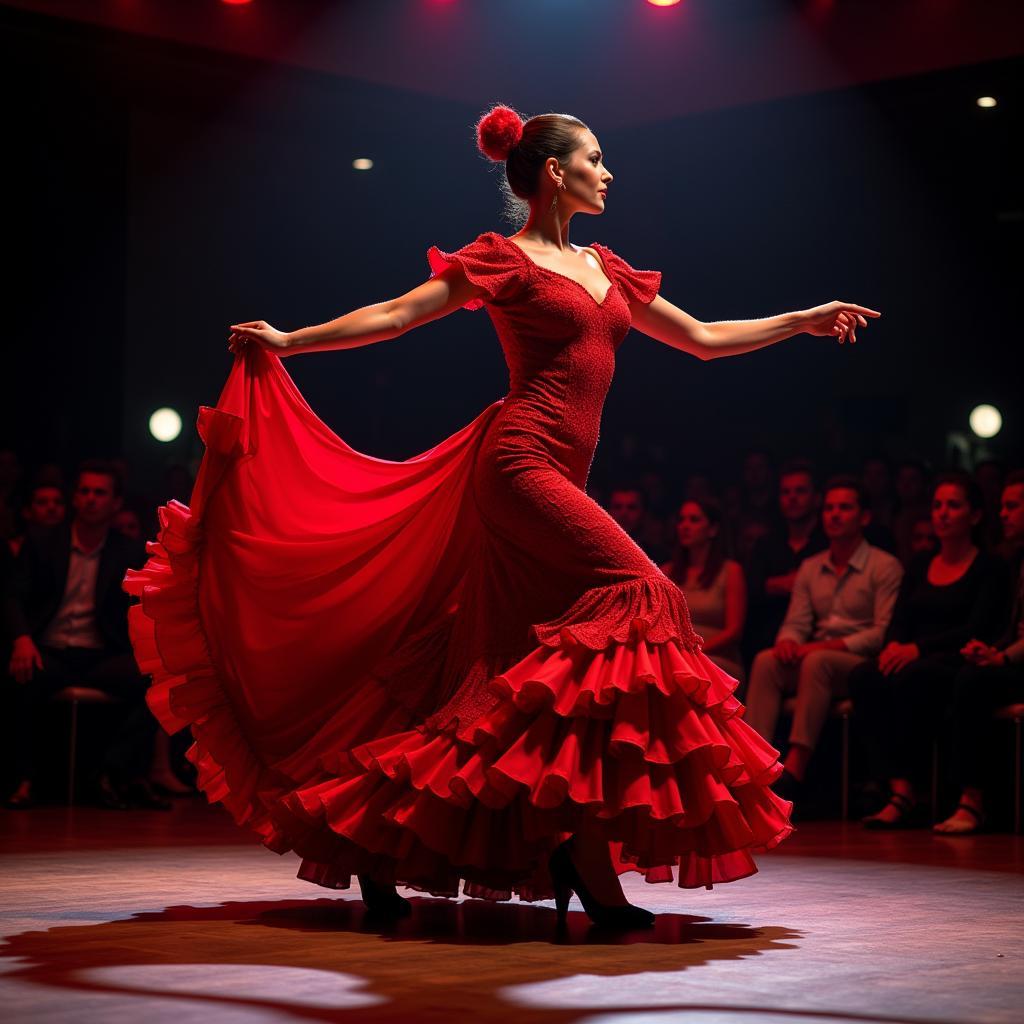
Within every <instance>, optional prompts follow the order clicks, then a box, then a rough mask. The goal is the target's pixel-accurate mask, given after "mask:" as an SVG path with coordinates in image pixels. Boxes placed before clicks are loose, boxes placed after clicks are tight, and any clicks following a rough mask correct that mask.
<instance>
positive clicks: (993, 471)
mask: <svg viewBox="0 0 1024 1024" xmlns="http://www.w3.org/2000/svg"><path fill="white" fill-rule="evenodd" d="M1005 475H1006V467H1005V466H1004V465H1003V464H1002V462H1000V461H999V460H998V459H992V458H988V459H980V460H979V461H978V462H976V463H975V464H974V472H973V476H974V480H975V483H977V485H978V486H979V487H980V488H981V495H982V500H983V502H984V508H985V515H984V516H983V517H982V520H981V526H980V530H981V533H980V541H981V545H982V547H984V548H985V550H986V551H991V550H992V549H993V548H995V547H996V545H998V544H999V543H1000V541H1001V540H1002V539H1003V534H1002V529H1001V526H1000V522H999V506H1000V501H1001V499H1002V494H1003V477H1004V476H1005Z"/></svg>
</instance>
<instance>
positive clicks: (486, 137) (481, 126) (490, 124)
mask: <svg viewBox="0 0 1024 1024" xmlns="http://www.w3.org/2000/svg"><path fill="white" fill-rule="evenodd" d="M522 137H523V119H522V118H521V117H520V116H519V114H517V113H516V112H515V111H514V110H513V109H512V108H511V107H504V106H500V105H499V106H496V107H491V109H490V110H489V111H487V113H486V114H484V116H483V117H481V118H480V120H479V121H478V122H477V125H476V144H477V146H478V147H479V148H480V152H481V153H483V154H484V156H486V157H488V158H489V159H491V160H507V159H508V154H509V151H510V150H511V149H512V147H513V146H514V145H516V143H518V142H519V140H520V139H521V138H522Z"/></svg>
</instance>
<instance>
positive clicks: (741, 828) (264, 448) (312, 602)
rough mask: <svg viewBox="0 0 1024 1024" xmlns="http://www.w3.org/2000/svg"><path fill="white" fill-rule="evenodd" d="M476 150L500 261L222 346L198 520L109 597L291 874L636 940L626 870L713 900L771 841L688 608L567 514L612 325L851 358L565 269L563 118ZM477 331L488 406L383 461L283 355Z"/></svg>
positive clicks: (592, 433) (571, 250) (579, 131)
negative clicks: (124, 601)
mask: <svg viewBox="0 0 1024 1024" xmlns="http://www.w3.org/2000/svg"><path fill="white" fill-rule="evenodd" d="M478 142H479V145H480V148H481V149H482V150H483V152H485V153H486V154H487V155H488V156H489V157H490V158H491V159H493V160H502V161H504V163H505V171H506V179H507V182H508V191H509V193H510V194H511V195H514V196H516V197H518V198H519V199H521V200H525V201H526V202H528V204H529V217H528V219H527V221H526V224H525V226H524V227H523V228H522V230H521V231H519V232H518V233H517V234H515V235H513V236H512V237H505V236H503V235H500V234H497V233H495V232H493V231H487V232H484V233H483V234H482V235H480V236H479V237H478V238H476V239H475V240H474V241H472V242H471V243H469V244H468V245H466V246H464V247H463V248H461V249H459V250H458V251H457V252H453V253H450V254H449V253H444V252H441V251H440V250H439V249H437V248H436V247H432V248H431V249H430V251H429V253H428V259H429V261H430V264H431V268H432V270H433V274H432V276H431V278H430V279H429V280H428V281H426V282H425V283H424V284H422V285H420V286H419V287H417V288H414V289H413V290H412V291H410V292H408V293H407V294H405V295H402V296H401V297H399V298H397V299H394V300H392V301H389V302H381V303H377V304H375V305H371V306H366V307H363V308H361V309H357V310H355V311H354V312H351V313H348V314H346V315H345V316H342V317H339V318H338V319H336V320H333V321H331V322H330V323H326V324H321V325H318V326H315V327H308V328H304V329H302V330H298V331H295V332H292V333H288V334H286V333H282V332H280V331H278V330H276V329H274V328H273V327H271V326H270V325H269V324H267V323H265V322H264V321H252V322H248V323H244V324H237V325H234V326H233V327H232V334H231V338H230V341H229V347H230V348H231V349H232V350H233V351H234V352H235V353H236V356H237V358H236V360H235V365H234V367H233V369H232V371H231V375H230V376H229V378H228V382H227V384H226V385H225V388H224V391H223V393H222V395H221V398H220V400H219V402H218V404H217V407H216V408H205V407H204V408H203V409H202V410H201V412H200V419H199V424H198V425H199V430H200V433H201V435H202V437H203V440H204V442H205V444H206V446H207V452H206V455H205V456H204V459H203V465H202V468H201V470H200V474H199V477H198V479H197V482H196V486H195V490H194V492H193V495H192V499H191V506H190V507H186V506H185V505H182V504H180V503H178V502H171V503H170V504H169V505H167V506H165V507H163V508H161V509H160V518H161V530H160V534H159V537H158V539H157V541H156V542H153V543H151V544H150V546H149V550H150V555H151V557H150V559H149V561H148V562H147V564H146V566H145V567H144V568H143V569H142V570H140V571H137V572H129V574H128V576H127V577H126V580H125V588H126V589H127V590H129V592H131V593H133V594H136V595H138V596H139V597H140V598H141V601H140V602H139V603H137V604H135V605H134V606H133V607H132V610H131V627H132V637H133V643H134V645H135V650H136V654H137V658H138V661H139V664H140V666H141V667H142V669H143V671H148V672H151V673H152V675H153V686H152V687H151V689H150V691H149V698H150V706H151V707H152V708H153V710H154V712H155V714H156V715H157V717H158V718H159V719H160V721H161V722H162V724H163V725H164V726H165V727H166V728H167V729H169V730H171V731H173V730H175V729H179V728H183V727H185V726H188V727H190V728H191V730H192V733H193V736H194V738H195V743H194V745H193V747H192V748H191V750H190V754H189V756H190V758H191V759H192V760H193V762H194V763H195V764H196V765H197V767H198V771H199V785H200V786H201V788H202V789H203V790H204V791H205V792H206V793H207V795H208V797H209V798H210V799H211V800H217V801H221V802H223V803H224V804H225V806H226V807H227V808H228V809H229V810H230V811H231V812H232V814H233V815H234V816H235V819H236V820H237V821H238V822H240V823H242V824H246V825H248V826H250V827H252V828H253V829H254V830H255V831H256V832H257V833H259V834H260V835H261V836H262V838H263V841H264V843H265V844H266V845H267V846H268V847H269V848H271V849H273V850H275V851H277V852H282V853H283V852H285V851H287V850H294V851H296V852H297V853H298V854H299V855H301V856H302V858H303V863H302V866H301V868H300V871H299V875H300V877H302V878H305V879H308V880H309V881H312V882H316V883H318V884H320V885H324V886H329V887H332V888H347V887H348V886H349V884H350V878H351V875H352V874H357V875H358V876H359V879H360V887H361V891H362V895H363V898H364V900H366V901H367V903H368V905H370V906H371V908H373V909H380V910H385V911H389V912H394V913H401V912H403V911H404V910H406V909H407V904H406V901H404V900H403V899H402V898H401V897H399V896H398V895H397V893H396V892H395V890H394V885H395V884H396V883H397V884H402V885H406V886H410V887H413V888H416V889H419V890H421V891H427V892H431V893H434V894H437V895H455V894H457V893H458V891H459V887H460V882H462V883H463V884H462V891H463V892H464V893H465V894H467V895H470V896H477V897H483V898H487V899H497V900H501V899H509V898H510V897H511V896H512V894H513V893H517V894H518V895H519V897H520V898H521V899H526V900H538V899H545V898H550V897H551V896H555V897H556V901H557V905H558V909H559V911H560V914H561V915H563V916H564V913H565V906H566V903H567V901H568V898H569V893H570V891H571V890H575V891H576V892H577V893H578V894H579V895H580V897H581V899H582V900H583V902H584V907H585V909H586V911H587V913H588V914H590V916H591V917H592V918H593V919H595V920H598V921H601V922H602V923H607V924H614V925H624V926H634V925H638V924H649V923H650V922H651V921H652V920H653V917H652V915H650V914H649V913H648V912H647V911H644V910H641V909H640V908H637V907H633V906H631V905H629V904H628V903H627V902H626V900H625V897H624V896H623V893H622V889H621V887H620V885H619V882H618V873H619V872H622V871H625V870H635V871H639V872H641V873H642V874H644V875H645V877H646V879H647V880H648V881H668V880H670V879H671V878H672V869H673V868H676V870H677V872H678V884H679V885H680V886H683V887H687V888H693V887H698V886H706V887H707V888H711V887H712V885H713V884H714V883H715V882H728V881H732V880H734V879H738V878H742V877H745V876H747V875H750V874H752V873H753V872H755V871H756V870H757V868H756V866H755V864H754V860H753V857H752V853H754V852H757V851H760V850H766V849H770V848H771V847H773V846H775V845H776V844H778V843H779V842H781V841H782V840H783V839H784V838H785V837H786V836H787V835H789V834H790V832H791V831H792V825H791V824H790V822H789V812H790V810H791V806H792V805H791V804H790V803H789V802H788V801H786V800H783V799H781V798H780V797H778V796H776V795H775V794H774V793H773V792H772V791H771V789H770V788H769V787H770V784H771V783H772V782H773V781H774V780H775V779H776V778H777V777H778V776H779V774H780V772H781V770H782V769H781V765H780V764H779V763H778V760H777V755H778V751H776V750H775V749H774V748H772V747H771V746H770V745H769V744H767V743H766V742H765V741H764V740H762V739H761V738H760V737H759V736H758V735H757V733H756V732H755V731H754V730H753V729H751V728H750V727H749V726H747V725H746V723H745V722H744V721H743V720H742V717H741V716H742V710H743V708H742V706H741V705H740V704H739V702H738V701H737V700H736V698H735V697H734V696H733V691H734V689H735V687H736V685H737V684H736V680H735V679H733V678H732V677H731V676H729V675H727V674H726V673H725V672H723V671H722V670H721V669H719V668H717V667H716V666H715V665H714V664H713V663H712V662H711V661H710V659H708V658H707V657H706V656H705V655H704V654H703V653H702V652H701V639H700V637H699V636H697V635H696V634H695V633H694V630H693V628H692V626H691V623H690V619H689V615H688V613H687V608H686V601H685V599H684V597H683V594H682V592H681V591H680V590H679V588H678V587H677V586H676V585H675V584H674V583H672V582H671V581H670V580H668V579H667V578H666V577H665V575H664V574H663V573H662V572H661V571H660V570H659V569H658V567H657V566H656V565H654V564H653V563H652V562H651V561H650V560H649V559H648V558H647V556H646V555H645V554H644V553H643V552H642V551H641V550H640V549H639V548H638V547H637V546H636V544H635V543H634V542H633V541H632V540H631V539H630V538H629V537H628V536H627V535H626V534H625V533H624V532H623V531H622V529H621V528H620V527H619V526H618V525H617V524H616V523H615V522H614V520H612V519H611V517H610V516H608V515H607V514H606V513H605V511H604V510H603V509H601V508H600V507H599V506H598V505H596V504H595V503H594V502H593V501H592V500H591V499H590V498H589V497H587V495H586V493H585V492H584V486H585V483H586V479H587V473H588V471H589V468H590V464H591V460H592V458H593V455H594V450H595V446H596V444H597V439H598V427H599V422H600V416H601V409H602V405H603V403H604V399H605V395H606V394H607V391H608V388H609V385H610V384H611V380H612V374H613V371H614V366H615V353H616V349H617V348H618V346H619V344H620V343H621V342H622V340H623V338H624V337H625V336H626V334H627V332H628V330H629V328H630V326H633V327H636V328H637V329H638V330H640V331H641V332H643V333H645V334H647V335H649V336H651V337H653V338H655V339H657V340H658V341H662V342H664V343H666V344H668V345H671V346H673V347H674V348H678V349H680V350H682V351H684V352H688V353H690V354H692V355H696V356H697V357H698V358H700V359H702V360H703V359H710V358H717V357H719V356H725V355H734V354H739V353H743V352H748V351H753V350H754V349H758V348H762V347H764V346H766V345H770V344H773V343H774V342H777V341H781V340H783V339H784V338H789V337H792V336H793V335H795V334H798V333H802V332H803V333H810V334H814V335H818V336H825V335H834V336H836V337H838V338H839V340H840V341H844V340H845V339H847V338H849V339H850V340H851V341H855V340H856V328H857V326H858V325H859V326H861V327H863V326H866V323H867V321H866V320H865V317H877V316H879V315H880V314H878V313H877V312H875V311H874V310H870V309H866V308H864V307H861V306H857V305H854V304H853V303H846V302H838V301H837V302H830V303H827V304H825V305H823V306H818V307H816V308H813V309H808V310H803V311H800V312H794V313H786V314H782V315H780V316H775V317H769V318H766V319H763V320H752V321H735V322H722V323H711V324H705V323H701V322H699V321H697V320H695V319H694V318H692V317H690V316H689V315H688V314H686V313H685V312H684V311H683V310H681V309H679V308H678V307H676V306H674V305H672V304H671V303H670V302H668V301H667V300H666V299H664V298H663V297H661V296H660V295H659V286H660V282H661V275H660V273H658V272H657V271H651V270H635V269H633V267H631V266H630V265H629V264H628V263H627V262H626V261H625V260H623V259H622V258H621V257H619V256H617V255H616V254H615V253H614V252H612V250H611V249H609V248H608V247H607V246H604V245H600V244H597V243H594V244H593V245H591V246H588V247H578V246H574V245H572V244H571V243H570V242H569V236H568V230H569V222H570V220H571V218H572V216H573V215H574V214H576V213H588V214H599V213H602V212H603V210H604V207H605V203H606V201H607V200H606V193H607V189H608V185H609V183H610V182H611V181H612V180H613V178H612V175H611V173H610V172H609V171H608V169H607V167H606V166H605V164H604V159H603V154H602V153H601V150H600V147H599V145H598V141H597V139H596V137H595V136H594V134H593V133H592V132H591V131H590V130H589V129H588V128H587V126H586V125H584V124H583V123H582V122H581V121H579V120H577V119H576V118H574V117H570V116H567V115H562V114H545V115H541V116H539V117H534V118H531V119H530V120H529V121H527V122H525V124H524V123H523V121H522V119H521V118H520V117H519V115H518V114H516V113H515V112H514V111H513V110H511V109H510V108H507V107H496V108H494V109H493V110H492V111H491V112H490V113H489V114H487V115H486V116H485V117H484V118H482V119H481V121H480V123H479V125H478ZM481 306H484V307H486V309H487V311H488V313H489V314H490V316H491V319H492V321H493V323H494V325H495V328H496V329H497V332H498V336H499V339H500V341H501V344H502V347H503V349H504V353H505V357H506V360H507V362H508V366H509V374H510V385H509V392H508V395H507V396H506V397H505V398H504V399H503V400H502V401H500V402H496V403H495V404H494V405H492V406H491V407H490V408H488V409H486V410H485V411H484V412H483V413H482V414H481V415H480V416H479V417H478V418H477V419H476V420H475V421H474V422H473V423H471V424H470V425H469V426H467V427H465V428H464V429H463V430H461V431H459V432H458V433H457V434H455V435H453V436H452V437H450V438H448V439H447V440H445V441H443V442H442V443H441V444H440V445H438V446H436V447H435V448H433V449H431V450H430V451H428V452H426V453H424V454H423V455H420V456H417V457H416V458H413V459H409V460H407V461H405V462H388V461H385V460H380V459H373V458H370V457H368V456H365V455H361V454H359V453H358V452H355V451H353V450H352V449H351V448H349V447H348V446H347V445H346V444H345V443H344V442H343V441H341V440H340V439H339V438H338V437H337V436H336V435H335V434H333V433H332V432H331V431H330V430H329V429H328V428H327V427H326V425H325V424H323V423H322V422H321V421H320V420H319V419H317V418H316V416H315V415H314V414H313V413H312V411H311V410H310V409H309V407H308V405H306V403H305V402H304V401H303V400H302V397H301V396H300V395H299V393H298V391H297V390H296V388H295V386H294V384H293V383H292V382H291V379H290V378H289V377H288V375H287V374H286V373H285V371H284V369H283V367H282V365H281V360H280V357H283V356H291V355H294V354H296V353H299V352H314V351H326V350H329V349H345V348H354V347H357V346H360V345H367V344H372V343H375V342H379V341H385V340H387V339H391V338H395V337H397V336H399V335H401V334H405V333H406V332H408V331H410V330H411V329H413V328H414V327H416V326H419V325H420V324H424V323H427V322H429V321H431V320H436V319H438V318H439V317H442V316H445V315H447V314H449V313H452V312H454V311H455V310H457V309H460V308H466V309H477V308H480V307H481Z"/></svg>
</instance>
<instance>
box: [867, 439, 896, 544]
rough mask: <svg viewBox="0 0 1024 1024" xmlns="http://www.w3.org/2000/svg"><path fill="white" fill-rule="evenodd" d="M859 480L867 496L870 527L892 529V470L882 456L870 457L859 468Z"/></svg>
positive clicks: (894, 504) (893, 508) (893, 509)
mask: <svg viewBox="0 0 1024 1024" xmlns="http://www.w3.org/2000/svg"><path fill="white" fill-rule="evenodd" d="M860 475H861V480H862V481H863V483H864V489H865V490H866V491H867V494H868V509H869V510H870V512H871V525H872V526H874V527H876V528H878V527H883V528H884V529H886V530H891V529H892V520H893V515H894V513H895V511H896V502H895V499H894V497H893V493H892V470H891V469H890V468H889V460H888V459H887V458H886V457H885V456H884V455H870V456H868V458H866V459H865V460H864V464H863V466H862V467H861V474H860Z"/></svg>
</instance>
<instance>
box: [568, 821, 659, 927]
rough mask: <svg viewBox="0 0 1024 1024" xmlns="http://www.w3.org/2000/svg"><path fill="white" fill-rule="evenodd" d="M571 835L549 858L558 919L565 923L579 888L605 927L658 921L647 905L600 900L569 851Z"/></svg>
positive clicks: (596, 920) (582, 900)
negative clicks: (570, 904) (591, 890)
mask: <svg viewBox="0 0 1024 1024" xmlns="http://www.w3.org/2000/svg"><path fill="white" fill-rule="evenodd" d="M571 842H572V840H571V839H569V840H567V841H566V842H564V843H562V845H561V846H558V847H556V849H555V852H554V853H552V854H551V860H550V861H548V870H549V871H550V873H551V881H552V882H553V883H554V887H555V910H557V912H558V923H559V924H560V925H564V924H565V920H566V915H567V914H568V912H569V897H570V896H572V894H573V891H574V890H575V892H576V895H577V896H579V898H580V903H582V904H583V909H584V910H585V911H586V913H587V917H589V918H590V920H591V921H593V922H594V924H596V925H599V926H601V927H602V928H650V927H651V926H652V925H653V924H654V914H652V913H651V912H650V911H649V910H644V909H643V907H634V906H633V905H632V904H630V903H627V904H625V906H606V905H605V904H603V903H598V902H597V900H596V899H594V897H593V896H592V895H591V892H590V890H589V889H588V888H587V886H586V884H585V883H584V881H583V879H582V878H581V877H580V873H579V871H578V870H577V868H576V865H575V864H574V863H573V860H572V855H571V854H570V853H569V844H570V843H571Z"/></svg>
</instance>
